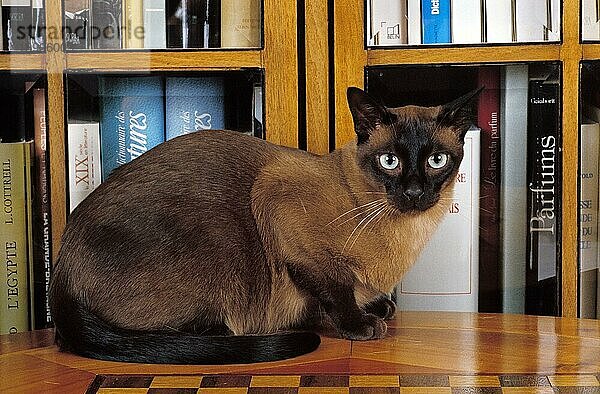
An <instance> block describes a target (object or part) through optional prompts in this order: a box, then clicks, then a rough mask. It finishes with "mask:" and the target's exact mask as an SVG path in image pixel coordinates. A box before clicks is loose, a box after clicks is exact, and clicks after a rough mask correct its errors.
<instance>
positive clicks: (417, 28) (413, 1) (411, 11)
mask: <svg viewBox="0 0 600 394" xmlns="http://www.w3.org/2000/svg"><path fill="white" fill-rule="evenodd" d="M421 36H422V34H421V0H408V43H409V44H410V45H419V44H422V39H421Z"/></svg>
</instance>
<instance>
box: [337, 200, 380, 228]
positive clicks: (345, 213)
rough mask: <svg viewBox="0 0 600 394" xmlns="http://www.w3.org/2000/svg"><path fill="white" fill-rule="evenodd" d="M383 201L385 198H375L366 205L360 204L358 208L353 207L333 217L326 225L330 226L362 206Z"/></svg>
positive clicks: (365, 205)
mask: <svg viewBox="0 0 600 394" xmlns="http://www.w3.org/2000/svg"><path fill="white" fill-rule="evenodd" d="M382 201H384V200H383V199H378V200H374V201H371V202H368V203H366V204H364V205H361V206H358V207H356V208H352V209H350V210H348V211H346V212H344V213H342V214H341V215H340V216H338V217H337V218H335V219H333V220H332V221H331V222H329V223H327V224H326V226H329V225H330V224H332V223H334V222H335V221H337V220H340V219H341V218H342V217H344V216H346V215H349V214H351V213H352V212H354V211H356V210H358V209H362V208H365V207H370V206H371V205H373V204H377V203H381V202H382Z"/></svg>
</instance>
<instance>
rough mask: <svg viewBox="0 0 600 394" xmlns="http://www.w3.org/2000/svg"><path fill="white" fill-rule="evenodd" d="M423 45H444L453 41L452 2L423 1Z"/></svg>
mask: <svg viewBox="0 0 600 394" xmlns="http://www.w3.org/2000/svg"><path fill="white" fill-rule="evenodd" d="M421 21H422V23H423V27H422V29H423V44H444V43H449V42H451V40H452V35H451V31H450V25H451V23H450V0H421Z"/></svg>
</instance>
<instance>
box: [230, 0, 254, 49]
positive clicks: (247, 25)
mask: <svg viewBox="0 0 600 394" xmlns="http://www.w3.org/2000/svg"><path fill="white" fill-rule="evenodd" d="M260 15H261V1H259V0H242V1H240V0H221V46H222V47H225V48H248V47H249V48H253V47H259V46H260V30H261V16H260Z"/></svg>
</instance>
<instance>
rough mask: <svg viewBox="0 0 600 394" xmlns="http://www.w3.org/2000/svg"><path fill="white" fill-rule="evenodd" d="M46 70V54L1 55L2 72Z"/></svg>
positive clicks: (0, 66)
mask: <svg viewBox="0 0 600 394" xmlns="http://www.w3.org/2000/svg"><path fill="white" fill-rule="evenodd" d="M45 69H46V54H44V53H15V54H12V53H0V70H7V71H17V70H18V71H41V70H45Z"/></svg>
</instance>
